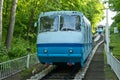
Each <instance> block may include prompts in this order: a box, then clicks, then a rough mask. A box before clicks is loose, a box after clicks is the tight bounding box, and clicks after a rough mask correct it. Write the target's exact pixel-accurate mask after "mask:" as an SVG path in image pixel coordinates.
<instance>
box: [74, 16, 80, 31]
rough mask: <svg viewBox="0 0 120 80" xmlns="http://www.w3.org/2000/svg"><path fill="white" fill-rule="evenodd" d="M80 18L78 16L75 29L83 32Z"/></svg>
mask: <svg viewBox="0 0 120 80" xmlns="http://www.w3.org/2000/svg"><path fill="white" fill-rule="evenodd" d="M80 22H81V21H80V17H79V16H76V24H75V29H76V30H81V24H80Z"/></svg>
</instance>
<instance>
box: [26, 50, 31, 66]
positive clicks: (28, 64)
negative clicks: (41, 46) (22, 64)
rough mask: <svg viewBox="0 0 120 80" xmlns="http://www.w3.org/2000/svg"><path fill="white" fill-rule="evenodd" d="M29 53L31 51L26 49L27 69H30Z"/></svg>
mask: <svg viewBox="0 0 120 80" xmlns="http://www.w3.org/2000/svg"><path fill="white" fill-rule="evenodd" d="M30 51H31V49H30V48H27V52H28V55H27V65H26V67H27V68H29V67H30Z"/></svg>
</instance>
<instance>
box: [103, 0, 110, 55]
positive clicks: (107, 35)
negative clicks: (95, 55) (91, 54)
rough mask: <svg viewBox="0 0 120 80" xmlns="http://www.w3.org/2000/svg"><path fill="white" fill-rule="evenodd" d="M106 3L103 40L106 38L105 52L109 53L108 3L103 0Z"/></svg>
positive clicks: (106, 0)
mask: <svg viewBox="0 0 120 80" xmlns="http://www.w3.org/2000/svg"><path fill="white" fill-rule="evenodd" d="M104 1H105V3H106V6H105V9H106V28H105V38H106V39H105V40H106V52H107V53H109V42H110V40H109V24H108V9H109V3H108V0H104Z"/></svg>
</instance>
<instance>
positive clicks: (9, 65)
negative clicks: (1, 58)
mask: <svg viewBox="0 0 120 80" xmlns="http://www.w3.org/2000/svg"><path fill="white" fill-rule="evenodd" d="M36 63H38V60H37V56H36V54H31V55H30V54H28V55H27V56H24V57H21V58H17V59H14V60H10V61H6V62H3V63H0V80H1V79H4V78H6V77H8V76H11V75H13V74H16V73H18V72H20V71H22V70H24V69H26V68H29V67H32V66H33V65H35V64H36Z"/></svg>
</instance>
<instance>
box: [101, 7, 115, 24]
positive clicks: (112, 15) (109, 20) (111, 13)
mask: <svg viewBox="0 0 120 80" xmlns="http://www.w3.org/2000/svg"><path fill="white" fill-rule="evenodd" d="M115 14H116V13H115V12H113V11H111V10H110V9H109V10H108V24H109V26H110V25H111V24H112V22H113V19H112V18H113V17H114V16H115ZM104 16H105V18H104V20H102V21H101V22H100V23H99V24H101V25H106V10H104Z"/></svg>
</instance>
